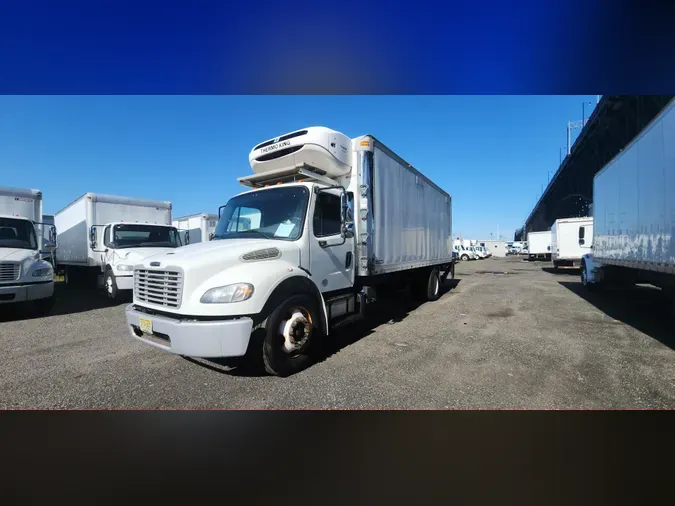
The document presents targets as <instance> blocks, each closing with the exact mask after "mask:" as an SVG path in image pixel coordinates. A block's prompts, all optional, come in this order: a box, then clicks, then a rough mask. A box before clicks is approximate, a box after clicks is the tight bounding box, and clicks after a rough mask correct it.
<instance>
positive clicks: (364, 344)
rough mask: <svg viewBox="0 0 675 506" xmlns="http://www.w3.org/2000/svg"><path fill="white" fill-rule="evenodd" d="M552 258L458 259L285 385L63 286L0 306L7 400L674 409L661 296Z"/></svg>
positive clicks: (105, 404) (336, 339)
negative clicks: (42, 298)
mask: <svg viewBox="0 0 675 506" xmlns="http://www.w3.org/2000/svg"><path fill="white" fill-rule="evenodd" d="M549 265H550V264H548V263H545V262H527V261H523V260H521V259H520V258H518V257H509V258H505V259H504V258H502V259H497V258H490V259H486V260H478V261H471V262H462V263H460V264H459V265H458V266H457V270H456V279H455V280H454V281H448V282H447V283H446V286H445V287H444V292H445V293H444V295H443V296H442V298H441V299H440V300H438V301H436V302H432V303H425V304H422V305H413V304H411V303H410V302H409V299H408V297H407V294H406V292H401V293H399V294H396V295H395V296H393V297H392V298H391V299H390V300H386V301H381V302H380V303H379V304H378V305H377V306H376V309H374V310H373V312H372V313H371V314H370V316H369V318H368V319H367V320H366V321H364V322H359V323H357V324H355V325H352V326H351V327H347V328H344V329H343V330H341V331H340V332H339V333H337V334H336V335H335V336H332V337H331V338H329V340H328V341H326V343H325V345H324V347H323V353H322V355H321V357H320V358H319V361H318V362H317V363H315V364H313V365H312V366H311V367H309V368H308V369H306V370H304V371H302V372H300V373H298V374H296V375H294V376H292V377H289V378H278V377H272V376H266V375H264V374H260V373H259V372H258V371H257V370H255V369H250V368H246V367H235V368H232V367H230V366H229V365H227V364H223V363H220V362H211V361H203V360H188V359H185V358H182V357H179V356H175V355H171V354H169V353H166V352H163V351H161V350H158V349H155V348H153V347H151V346H148V345H145V344H143V343H141V342H138V341H136V340H134V339H132V338H131V337H130V336H129V335H128V333H127V330H126V326H125V319H124V307H125V306H126V304H127V303H128V302H124V303H121V304H116V305H110V304H109V303H108V302H107V300H106V299H105V297H104V296H103V295H102V294H98V293H95V292H94V293H93V292H91V291H86V290H84V291H82V290H80V291H75V290H69V289H67V288H66V287H65V286H63V285H61V284H59V285H58V286H57V297H58V300H57V303H56V306H55V307H54V310H53V312H52V314H51V315H50V316H47V317H42V318H34V317H31V316H30V315H29V314H28V313H26V314H22V313H21V312H19V311H17V310H16V309H14V308H11V309H10V308H8V307H7V306H6V307H0V347H1V349H2V350H3V353H2V355H1V356H0V407H2V408H258V409H259V408H441V409H442V408H661V407H670V408H672V407H675V336H674V335H673V333H672V323H673V322H672V320H671V318H672V317H671V316H670V314H671V312H670V308H671V302H670V301H669V300H668V299H667V298H666V297H665V296H664V294H663V293H662V292H661V291H660V290H658V289H655V288H651V287H635V288H632V289H628V290H621V291H609V292H602V293H598V294H596V293H593V294H586V293H585V291H584V290H583V288H582V287H581V284H580V283H579V275H578V271H576V270H570V271H568V270H561V271H560V272H558V273H556V272H554V271H553V270H552V269H550V268H549Z"/></svg>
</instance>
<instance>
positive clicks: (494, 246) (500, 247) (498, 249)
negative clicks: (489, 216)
mask: <svg viewBox="0 0 675 506" xmlns="http://www.w3.org/2000/svg"><path fill="white" fill-rule="evenodd" d="M478 244H480V245H481V246H484V247H485V248H486V249H487V250H488V252H489V253H490V255H492V256H495V257H505V256H506V253H507V248H506V241H493V240H485V241H478Z"/></svg>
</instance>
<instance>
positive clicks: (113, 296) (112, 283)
mask: <svg viewBox="0 0 675 506" xmlns="http://www.w3.org/2000/svg"><path fill="white" fill-rule="evenodd" d="M104 287H105V292H106V295H107V296H108V298H109V299H110V300H117V298H118V295H119V290H118V289H117V280H116V279H115V274H113V271H112V270H111V269H108V270H107V271H106V272H105V282H104Z"/></svg>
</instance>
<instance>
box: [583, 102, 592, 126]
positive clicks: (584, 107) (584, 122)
mask: <svg viewBox="0 0 675 506" xmlns="http://www.w3.org/2000/svg"><path fill="white" fill-rule="evenodd" d="M586 104H588V105H593V103H592V102H590V101H589V102H582V103H581V128H582V129H583V128H584V126H585V125H586Z"/></svg>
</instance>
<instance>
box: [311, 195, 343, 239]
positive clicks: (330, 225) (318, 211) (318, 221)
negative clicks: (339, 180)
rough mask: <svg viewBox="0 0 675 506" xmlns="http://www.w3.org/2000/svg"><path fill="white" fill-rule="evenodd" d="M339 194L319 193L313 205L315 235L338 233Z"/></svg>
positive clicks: (322, 235) (339, 218)
mask: <svg viewBox="0 0 675 506" xmlns="http://www.w3.org/2000/svg"><path fill="white" fill-rule="evenodd" d="M340 215H341V207H340V196H339V195H333V194H331V193H327V192H324V193H319V195H317V198H316V204H315V206H314V219H313V228H314V236H315V237H328V236H332V235H339V234H340V232H341V230H340V227H341V226H342V220H341V216H340Z"/></svg>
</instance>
